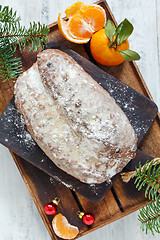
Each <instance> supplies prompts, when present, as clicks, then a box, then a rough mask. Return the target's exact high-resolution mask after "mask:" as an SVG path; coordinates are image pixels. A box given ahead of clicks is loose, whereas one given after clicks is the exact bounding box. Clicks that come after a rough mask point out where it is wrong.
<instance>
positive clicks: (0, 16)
mask: <svg viewBox="0 0 160 240" xmlns="http://www.w3.org/2000/svg"><path fill="white" fill-rule="evenodd" d="M16 15H17V12H16V11H15V12H14V13H12V8H11V9H10V10H9V7H8V6H5V7H4V8H3V9H2V5H0V22H2V23H6V22H8V23H16V22H18V21H20V17H17V16H16Z"/></svg>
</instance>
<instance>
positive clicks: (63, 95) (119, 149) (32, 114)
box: [15, 49, 137, 183]
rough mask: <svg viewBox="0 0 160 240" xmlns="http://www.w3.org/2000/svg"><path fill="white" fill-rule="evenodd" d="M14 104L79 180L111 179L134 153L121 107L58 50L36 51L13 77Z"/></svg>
mask: <svg viewBox="0 0 160 240" xmlns="http://www.w3.org/2000/svg"><path fill="white" fill-rule="evenodd" d="M15 104H16V106H17V107H18V109H19V111H20V113H21V114H22V115H23V118H24V120H25V123H26V125H27V128H28V130H29V132H30V133H31V135H32V137H33V138H34V140H35V141H36V142H37V144H38V145H39V146H40V148H41V149H42V150H43V151H44V152H45V154H46V155H47V156H48V157H49V158H50V159H51V160H52V161H53V162H54V163H55V164H56V165H57V166H58V167H59V168H61V169H62V170H64V171H65V172H67V173H68V174H70V175H72V176H74V177H75V178H78V179H79V180H80V181H82V182H85V183H102V182H104V181H106V180H109V179H110V178H111V177H112V176H114V175H115V174H116V173H118V172H120V171H121V170H122V169H123V168H124V167H125V165H126V164H127V163H128V162H129V161H130V160H131V159H132V158H134V157H135V154H136V145H137V137H136V135H135V132H134V130H133V128H132V126H131V124H130V122H129V120H128V118H127V117H126V115H125V114H124V112H123V111H122V110H121V108H120V107H119V106H118V105H117V104H116V103H115V100H114V99H113V98H112V97H111V96H110V95H109V93H108V92H107V91H105V90H104V89H103V88H102V87H101V86H100V85H99V84H98V83H97V82H96V81H95V80H94V79H93V78H92V77H91V76H90V75H88V74H87V73H86V72H85V71H84V70H83V68H82V67H81V66H80V65H78V64H77V62H75V61H74V60H73V58H72V57H70V56H69V55H67V54H66V53H63V52H61V51H60V50H57V49H47V50H44V51H43V52H41V53H39V54H38V56H37V63H35V64H34V65H33V66H32V67H31V68H30V69H28V70H27V71H26V72H24V73H23V74H22V75H21V76H20V77H19V78H18V79H17V82H16V84H15Z"/></svg>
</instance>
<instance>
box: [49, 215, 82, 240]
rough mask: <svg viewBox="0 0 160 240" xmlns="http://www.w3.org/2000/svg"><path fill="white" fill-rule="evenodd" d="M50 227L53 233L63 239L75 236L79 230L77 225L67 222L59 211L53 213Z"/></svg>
mask: <svg viewBox="0 0 160 240" xmlns="http://www.w3.org/2000/svg"><path fill="white" fill-rule="evenodd" d="M52 227H53V230H54V232H55V234H56V235H57V236H58V237H60V238H63V239H73V238H75V237H76V236H77V235H78V233H79V230H78V228H77V227H75V226H72V225H71V224H69V222H68V220H67V219H66V217H65V216H63V215H62V214H61V213H59V214H57V215H55V217H54V218H53V220H52Z"/></svg>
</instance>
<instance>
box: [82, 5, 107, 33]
mask: <svg viewBox="0 0 160 240" xmlns="http://www.w3.org/2000/svg"><path fill="white" fill-rule="evenodd" d="M80 13H81V14H82V16H83V18H84V20H85V22H86V23H88V24H89V25H90V26H91V28H92V29H93V31H94V32H96V31H98V30H100V29H102V28H103V27H104V25H105V23H106V13H105V10H104V9H103V8H102V7H101V6H99V5H96V4H92V5H83V6H82V8H81V9H80Z"/></svg>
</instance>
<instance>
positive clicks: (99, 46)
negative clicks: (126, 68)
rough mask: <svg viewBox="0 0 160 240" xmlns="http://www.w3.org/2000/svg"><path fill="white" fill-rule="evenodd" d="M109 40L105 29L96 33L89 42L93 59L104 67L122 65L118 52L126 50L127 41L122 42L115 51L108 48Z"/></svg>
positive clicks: (122, 59) (122, 60) (121, 58)
mask: <svg viewBox="0 0 160 240" xmlns="http://www.w3.org/2000/svg"><path fill="white" fill-rule="evenodd" d="M109 44H110V40H109V38H108V37H107V36H106V33H105V29H104V28H103V29H101V30H100V31H98V32H96V33H95V34H94V35H93V36H92V38H91V42H90V49H91V53H92V56H93V58H94V59H95V60H96V61H97V62H98V63H100V64H102V65H105V66H115V65H119V64H121V63H123V62H124V61H125V60H124V58H123V57H122V55H121V54H120V53H119V52H118V51H123V50H128V49H129V41H128V39H127V40H125V41H123V42H122V44H120V45H119V46H118V47H117V50H116V49H115V48H114V47H115V46H113V47H109Z"/></svg>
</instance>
